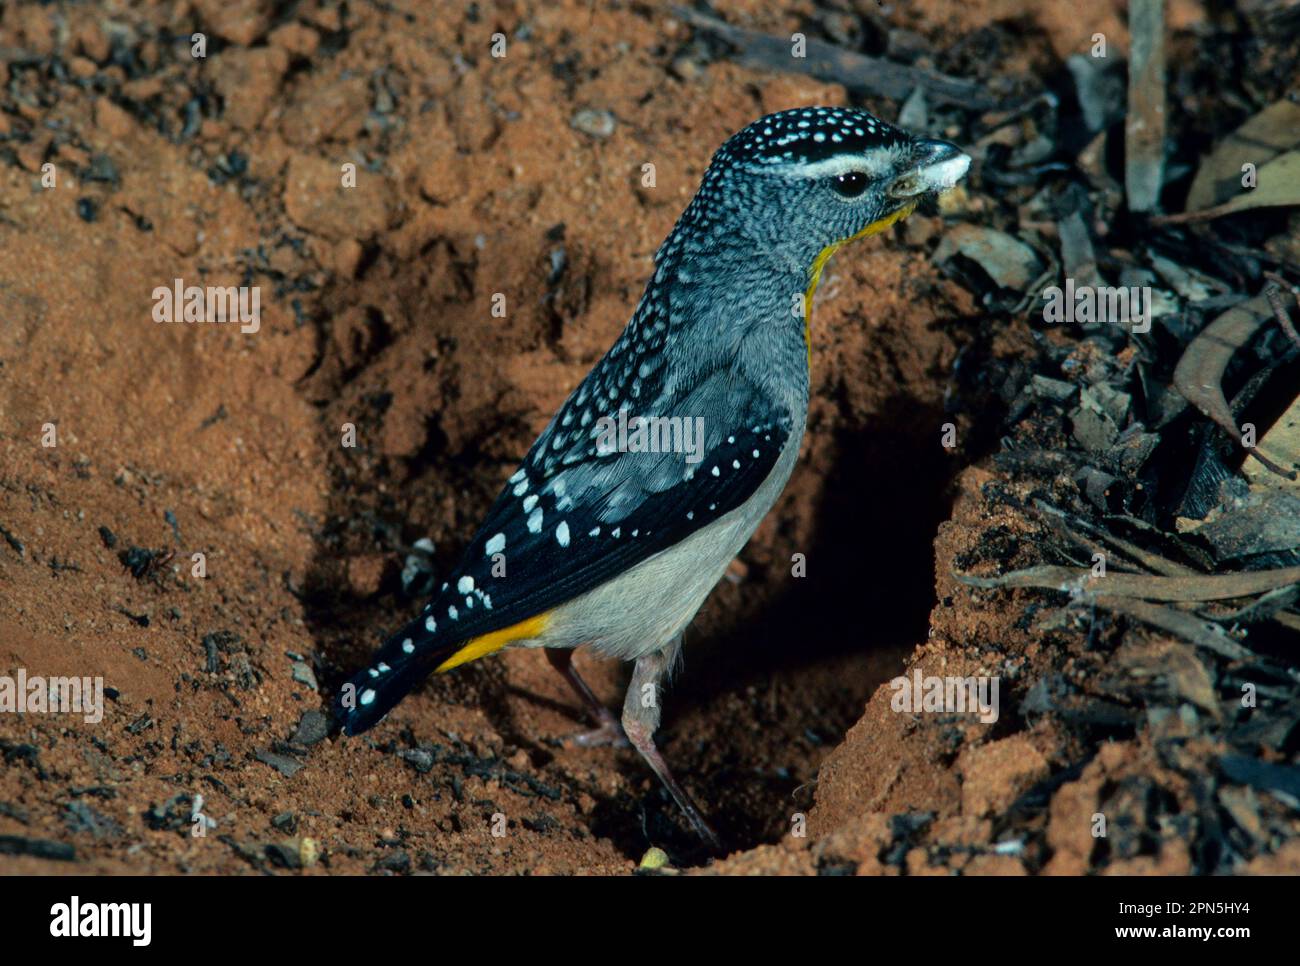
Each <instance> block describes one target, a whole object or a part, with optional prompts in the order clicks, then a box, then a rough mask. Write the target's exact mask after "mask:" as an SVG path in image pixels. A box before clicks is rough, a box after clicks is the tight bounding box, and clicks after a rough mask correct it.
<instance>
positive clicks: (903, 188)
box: [889, 138, 970, 200]
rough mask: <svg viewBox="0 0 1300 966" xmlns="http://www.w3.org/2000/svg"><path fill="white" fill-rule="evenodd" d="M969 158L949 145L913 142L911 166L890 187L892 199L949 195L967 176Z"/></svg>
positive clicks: (926, 141)
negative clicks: (945, 193) (946, 193)
mask: <svg viewBox="0 0 1300 966" xmlns="http://www.w3.org/2000/svg"><path fill="white" fill-rule="evenodd" d="M969 169H970V155H968V154H966V153H965V152H964V151H962V149H961V148H959V147H957V145H955V144H953V143H951V142H950V141H937V140H932V139H930V138H917V139H916V140H915V141H913V142H912V166H911V167H910V168H909V169H908V170H906V171H904V172H903V173H902V174H901V175H899V176H898V178H896V179H895V180H894V183H893V184H891V185H890V186H889V195H890V197H892V198H897V199H899V200H904V199H907V198H916V197H918V196H919V195H924V194H931V193H938V192H940V191H947V190H948V189H949V188H951V187H952V186H953V185H955V184H956V183H957V182H958V181H960V180H961V179H962V178H964V177H965V176H966V172H967V171H968V170H969Z"/></svg>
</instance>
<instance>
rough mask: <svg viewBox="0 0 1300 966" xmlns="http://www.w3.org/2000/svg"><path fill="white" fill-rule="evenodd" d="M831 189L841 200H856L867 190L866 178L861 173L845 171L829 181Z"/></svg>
mask: <svg viewBox="0 0 1300 966" xmlns="http://www.w3.org/2000/svg"><path fill="white" fill-rule="evenodd" d="M831 187H832V188H834V189H835V193H836V194H837V195H839V196H840V197H841V198H856V197H857V196H858V195H860V194H862V192H864V191H866V190H867V176H866V175H865V174H863V173H862V172H861V171H846V172H844V174H837V175H836V176H835V177H834V178H833V179H831Z"/></svg>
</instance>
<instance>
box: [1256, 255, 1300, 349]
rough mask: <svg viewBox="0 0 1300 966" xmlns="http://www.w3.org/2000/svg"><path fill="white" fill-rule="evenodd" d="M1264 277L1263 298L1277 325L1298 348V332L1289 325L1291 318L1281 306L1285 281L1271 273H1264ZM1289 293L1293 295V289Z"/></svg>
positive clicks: (1299, 346)
mask: <svg viewBox="0 0 1300 966" xmlns="http://www.w3.org/2000/svg"><path fill="white" fill-rule="evenodd" d="M1264 277H1265V278H1267V279H1268V285H1266V286H1264V297H1265V298H1267V299H1268V304H1269V307H1270V308H1272V310H1273V314H1274V315H1275V316H1277V324H1278V325H1280V326H1282V331H1283V332H1285V333H1286V337H1287V338H1288V339H1290V340H1291V343H1292V345H1294V346H1295V347H1296V348H1300V332H1297V331H1296V330H1295V326H1294V325H1292V324H1291V316H1290V315H1289V314H1288V313H1287V310H1286V306H1285V305H1283V304H1282V291H1283V289H1284V288H1289V286H1287V284H1286V280H1285V279H1283V278H1282V277H1281V276H1280V275H1274V274H1273V273H1272V272H1265V273H1264ZM1291 292H1292V294H1293V295H1294V294H1295V289H1291Z"/></svg>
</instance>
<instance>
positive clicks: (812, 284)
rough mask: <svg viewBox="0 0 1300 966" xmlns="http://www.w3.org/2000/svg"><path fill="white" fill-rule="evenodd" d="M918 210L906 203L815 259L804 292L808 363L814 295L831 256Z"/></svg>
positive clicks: (914, 203) (805, 342)
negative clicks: (851, 243)
mask: <svg viewBox="0 0 1300 966" xmlns="http://www.w3.org/2000/svg"><path fill="white" fill-rule="evenodd" d="M915 210H916V202H912V203H911V204H910V205H904V206H903V207H902V208H899V209H898V210H897V211H896V212H894V213H893V214H892V215H886V216H885V217H884V218H881V219H880V220H879V221H873V222H872V223H871V224H869V225H867V227H866V228H864V229H862V230H861V231H860V232H858V233H857V234H856V235H852V236H850V237H848V238H845V239H844V240H843V241H837V242H835V243H834V244H833V245H827V246H826V247H825V248H823V249H822V250H821V251H820V252H819V253H818V255H817V257H816V258H814V259H813V263H812V268H811V269H810V270H809V272H808V288H807V289H806V290H805V291H804V293H803V341H804V345H806V346H807V347H808V365H809V366H811V365H812V306H813V295H814V294H815V293H816V292H817V283H818V282H820V281H821V280H822V269H824V268H825V267H826V263H827V262H829V261H830V260H831V256H832V255H834V254H835V253H836V252H837V251H839V250H840V249H841V248H843V247H844V246H845V245H847V244H848V243H849V242H855V241H857V240H858V239H859V238H868V237H870V236H871V235H878V234H880V233H881V232H882V231H884V230H885V229H886V228H888V227H889V226H890V225H892V224H893V223H894V222H896V221H901V220H902V219H904V218H906V217H907V216H908V215H910V214H911V213H912V212H913V211H915Z"/></svg>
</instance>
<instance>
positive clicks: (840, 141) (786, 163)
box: [687, 107, 970, 282]
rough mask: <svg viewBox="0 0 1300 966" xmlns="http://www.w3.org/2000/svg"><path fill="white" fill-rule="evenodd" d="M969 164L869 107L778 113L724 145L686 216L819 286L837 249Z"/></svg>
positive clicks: (952, 180)
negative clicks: (732, 235) (800, 272)
mask: <svg viewBox="0 0 1300 966" xmlns="http://www.w3.org/2000/svg"><path fill="white" fill-rule="evenodd" d="M969 166H970V158H969V156H967V155H966V154H964V153H963V152H962V151H961V149H959V148H958V147H957V146H956V145H954V144H950V143H948V142H947V141H938V140H933V139H930V138H923V137H914V136H913V135H910V134H908V133H907V132H905V131H902V130H900V129H898V128H896V127H894V126H892V125H890V124H886V123H885V122H884V121H881V120H879V119H878V118H876V117H873V116H872V115H871V114H868V113H867V112H866V111H860V110H856V109H853V108H845V107H807V108H799V109H796V110H791V111H781V112H780V113H777V114H769V115H768V116H766V117H763V118H760V119H759V120H757V121H755V122H754V123H752V124H750V125H749V126H748V127H746V128H745V129H744V130H742V131H740V132H739V133H738V134H736V135H734V136H733V137H731V138H730V139H729V140H728V141H727V142H726V143H725V144H723V145H722V147H720V148H719V149H718V151H717V153H716V154H715V155H714V157H713V161H712V163H711V164H710V165H709V169H708V171H707V172H706V173H705V175H704V179H703V181H702V183H701V185H700V190H699V192H698V193H697V194H696V198H695V201H694V202H693V203H692V206H691V207H692V208H694V209H697V210H695V211H693V212H688V215H687V217H689V218H690V220H692V221H694V222H695V224H694V226H693V227H694V228H695V230H696V232H697V233H698V234H702V235H703V236H704V237H708V236H710V235H713V236H714V238H715V240H717V241H721V239H717V233H718V232H719V231H729V232H735V233H737V234H740V235H741V236H743V237H742V238H741V239H739V240H740V241H741V242H742V244H743V246H744V247H745V248H746V249H747V250H749V251H751V252H753V253H754V254H766V255H769V256H774V257H775V258H776V259H777V260H778V261H780V262H782V263H784V264H788V265H791V266H799V268H800V269H801V270H805V271H806V272H807V273H808V276H809V280H810V281H811V282H815V279H816V274H817V273H818V272H820V270H821V266H822V265H823V264H824V263H825V260H826V259H827V258H829V257H830V253H831V252H833V251H834V250H835V249H836V248H838V247H839V246H840V245H843V244H844V243H845V242H847V241H851V240H853V239H855V238H860V237H864V236H866V235H870V234H874V233H875V232H877V231H881V230H883V229H884V228H887V227H888V226H889V225H891V224H893V223H894V222H895V221H897V220H898V219H900V218H902V217H904V216H906V215H908V214H910V213H911V211H912V209H914V208H915V207H916V205H917V203H918V202H919V201H920V200H921V199H922V198H923V197H924V196H925V195H927V194H934V193H937V192H940V191H943V190H944V189H947V188H951V187H952V186H953V185H955V184H956V183H957V182H958V181H959V180H960V179H961V178H962V177H963V176H964V175H965V174H966V170H967V168H969Z"/></svg>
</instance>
